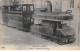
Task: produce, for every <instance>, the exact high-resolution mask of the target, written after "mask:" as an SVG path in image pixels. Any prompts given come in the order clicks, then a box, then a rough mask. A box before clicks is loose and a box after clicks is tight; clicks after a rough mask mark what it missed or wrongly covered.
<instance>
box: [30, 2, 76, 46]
mask: <svg viewBox="0 0 80 52" xmlns="http://www.w3.org/2000/svg"><path fill="white" fill-rule="evenodd" d="M51 8H52V7H51V3H50V2H48V7H47V8H46V9H42V8H41V9H36V10H35V12H34V14H33V17H32V18H33V21H34V24H33V25H32V26H31V33H32V35H34V36H37V37H40V38H44V39H47V40H50V41H53V42H55V43H57V44H60V45H63V44H69V43H73V42H74V41H75V30H74V29H73V28H72V27H71V26H70V21H71V20H73V15H72V14H71V12H72V11H71V10H67V11H65V12H62V11H59V12H52V10H51Z"/></svg>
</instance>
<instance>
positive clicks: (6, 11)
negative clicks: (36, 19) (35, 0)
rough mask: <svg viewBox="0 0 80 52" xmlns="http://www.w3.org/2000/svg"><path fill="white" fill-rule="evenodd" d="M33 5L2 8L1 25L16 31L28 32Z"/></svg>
mask: <svg viewBox="0 0 80 52" xmlns="http://www.w3.org/2000/svg"><path fill="white" fill-rule="evenodd" d="M33 11H34V5H33V4H22V5H5V6H3V10H2V12H3V13H2V14H3V24H4V25H6V26H8V27H12V28H16V29H18V30H24V31H30V26H31V18H32V14H33Z"/></svg>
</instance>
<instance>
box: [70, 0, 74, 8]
mask: <svg viewBox="0 0 80 52" xmlns="http://www.w3.org/2000/svg"><path fill="white" fill-rule="evenodd" d="M70 8H74V0H70Z"/></svg>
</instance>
